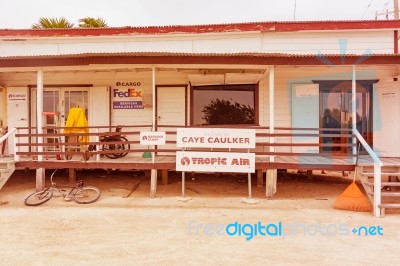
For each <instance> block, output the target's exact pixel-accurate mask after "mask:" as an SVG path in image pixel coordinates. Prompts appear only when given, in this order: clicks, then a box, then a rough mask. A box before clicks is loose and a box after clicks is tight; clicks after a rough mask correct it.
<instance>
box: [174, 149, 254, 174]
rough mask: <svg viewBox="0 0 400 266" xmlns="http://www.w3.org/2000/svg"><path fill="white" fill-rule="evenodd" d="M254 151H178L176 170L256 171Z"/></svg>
mask: <svg viewBox="0 0 400 266" xmlns="http://www.w3.org/2000/svg"><path fill="white" fill-rule="evenodd" d="M255 162H256V156H255V154H254V153H238V152H229V153H228V152H190V151H178V152H176V170H177V171H182V172H187V171H194V172H196V171H199V172H226V173H254V172H255Z"/></svg>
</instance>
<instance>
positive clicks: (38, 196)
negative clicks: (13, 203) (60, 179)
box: [24, 189, 53, 206]
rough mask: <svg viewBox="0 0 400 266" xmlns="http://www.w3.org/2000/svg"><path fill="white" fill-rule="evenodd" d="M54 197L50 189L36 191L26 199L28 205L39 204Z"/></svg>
mask: <svg viewBox="0 0 400 266" xmlns="http://www.w3.org/2000/svg"><path fill="white" fill-rule="evenodd" d="M52 197H53V192H52V191H51V190H49V189H46V190H42V191H38V192H34V193H32V194H30V195H29V196H28V197H26V199H25V200H24V203H25V205H26V206H38V205H40V204H43V203H45V202H47V201H49V200H50V199H51V198H52Z"/></svg>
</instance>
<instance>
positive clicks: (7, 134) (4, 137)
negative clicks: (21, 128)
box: [0, 127, 17, 143]
mask: <svg viewBox="0 0 400 266" xmlns="http://www.w3.org/2000/svg"><path fill="white" fill-rule="evenodd" d="M16 130H17V128H15V127H14V128H12V129H11V130H8V132H7V133H6V134H4V135H3V136H2V137H1V138H0V143H2V142H3V141H5V140H6V139H7V138H8V137H9V136H10V135H12V134H13V133H14V131H16Z"/></svg>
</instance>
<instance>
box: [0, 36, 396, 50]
mask: <svg viewBox="0 0 400 266" xmlns="http://www.w3.org/2000/svg"><path fill="white" fill-rule="evenodd" d="M341 40H342V43H347V46H346V47H347V50H343V49H342V50H341V48H344V46H343V45H342V46H340V45H339V43H340V41H341ZM393 47H394V44H393V30H358V31H355V30H341V31H313V32H286V33H282V32H268V33H261V32H236V33H223V32H221V33H207V34H164V35H136V36H107V37H103V36H98V37H92V36H86V37H46V38H38V37H32V38H29V37H24V40H13V41H12V42H1V41H0V54H1V56H30V55H65V54H81V53H129V52H176V53H246V52H247V53H251V52H254V53H289V54H301V53H303V54H318V53H323V54H343V53H345V54H346V53H347V54H358V55H362V54H364V53H365V52H366V51H370V52H372V53H393Z"/></svg>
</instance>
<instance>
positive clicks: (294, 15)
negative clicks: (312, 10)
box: [293, 0, 297, 20]
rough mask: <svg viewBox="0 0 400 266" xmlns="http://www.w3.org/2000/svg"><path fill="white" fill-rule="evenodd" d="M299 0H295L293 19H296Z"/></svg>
mask: <svg viewBox="0 0 400 266" xmlns="http://www.w3.org/2000/svg"><path fill="white" fill-rule="evenodd" d="M296 8H297V0H294V10H293V20H296Z"/></svg>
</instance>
